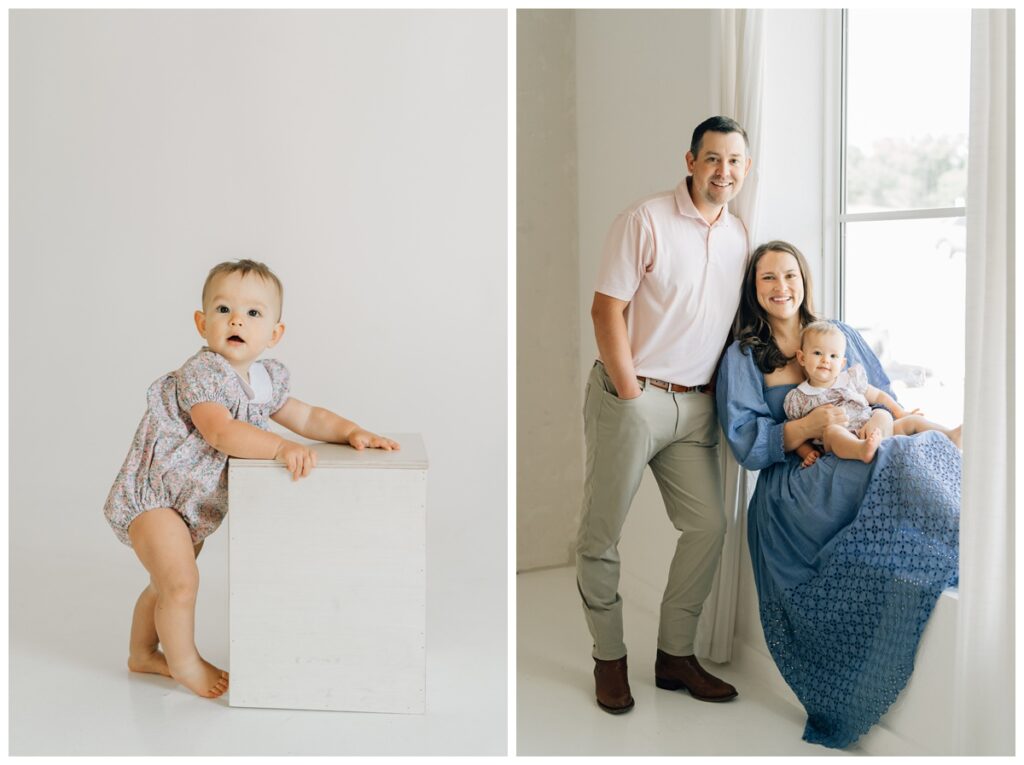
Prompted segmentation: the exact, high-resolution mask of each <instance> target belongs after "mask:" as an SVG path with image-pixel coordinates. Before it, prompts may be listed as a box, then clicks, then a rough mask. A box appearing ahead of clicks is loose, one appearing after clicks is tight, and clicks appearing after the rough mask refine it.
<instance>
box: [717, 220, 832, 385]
mask: <svg viewBox="0 0 1024 765" xmlns="http://www.w3.org/2000/svg"><path fill="white" fill-rule="evenodd" d="M769 252H788V253H789V254H790V255H792V256H793V257H794V258H796V262H797V265H798V266H799V268H800V276H801V278H802V279H803V280H804V302H803V303H801V304H800V326H801V327H803V326H805V325H807V324H810V323H811V322H812V321H817V320H818V317H817V316H815V314H814V302H813V298H812V297H811V295H812V293H813V292H814V286H813V284H812V283H811V269H810V268H809V267H808V266H807V259H806V258H804V256H803V253H801V252H800V250H798V249H797V248H796V247H794V246H793V245H792V244H790V243H789V242H783V241H781V240H779V239H776V240H773V241H771V242H766V243H764V244H762V245H761V246H760V247H758V248H757V249H756V250H754V254H753V255H751V256H750V262H749V263H747V270H746V273H744V275H743V293H742V295H741V296H740V307H739V310H738V311H737V312H736V322H735V324H734V334H735V336H736V339H737V340H739V342H740V349H741V350H743V351H744V352H746V350H747V349H748V348H750V349H751V351H752V352H753V354H754V362H755V363H756V364H757V368H758V369H760V370H761V372H762V374H769V373H771V372H774V371H775V370H776V369H779V368H780V367H784V366H786V364H788V363H789V362H790V360H792V358H793V357H792V356H786V355H785V354H784V353H783V352H782V351H781V350H780V349H779V346H778V344H777V343H776V342H775V338H774V337H773V336H772V327H771V325H770V324H769V323H768V317H767V315H766V314H765V312H764V309H763V308H762V307H761V304H760V303H758V302H757V264H758V261H760V260H761V258H763V257H764V256H765V255H766V254H767V253H769Z"/></svg>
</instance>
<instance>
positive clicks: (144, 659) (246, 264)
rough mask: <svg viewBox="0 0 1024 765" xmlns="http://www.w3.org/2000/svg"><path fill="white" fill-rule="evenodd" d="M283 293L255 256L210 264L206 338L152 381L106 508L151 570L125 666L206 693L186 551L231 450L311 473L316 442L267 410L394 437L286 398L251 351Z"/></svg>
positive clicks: (370, 441)
mask: <svg viewBox="0 0 1024 765" xmlns="http://www.w3.org/2000/svg"><path fill="white" fill-rule="evenodd" d="M282 299H283V290H282V287H281V282H280V281H279V280H278V278H277V276H275V275H274V274H273V273H272V272H271V271H270V269H269V268H267V267H266V266H265V265H263V264H262V263H257V262H255V261H252V260H239V261H237V262H233V263H231V262H229V263H221V264H220V265H217V266H215V267H214V268H213V269H212V270H211V271H210V273H209V275H208V276H207V278H206V283H205V284H204V285H203V294H202V301H203V302H202V306H203V310H202V311H196V313H195V323H196V328H197V329H198V330H199V334H200V335H201V336H202V337H203V339H204V340H205V341H206V346H205V347H203V348H202V349H201V350H200V351H199V352H198V353H196V354H195V355H194V356H192V358H190V359H189V360H188V361H186V362H185V363H184V365H182V367H181V368H180V369H178V370H177V371H175V372H171V373H169V374H166V375H164V376H162V377H161V378H160V379H158V380H157V381H156V382H154V383H153V384H152V385H151V386H150V387H149V390H148V392H147V394H146V403H147V405H146V413H145V415H143V417H142V422H141V423H140V424H139V427H138V430H136V432H135V440H134V441H133V442H132V446H131V449H130V450H129V452H128V456H127V457H126V458H125V461H124V464H123V465H122V466H121V471H120V472H119V473H118V475H117V479H116V480H115V481H114V485H113V487H112V488H111V489H110V495H109V496H108V497H107V502H106V505H105V507H104V514H105V515H106V517H107V520H108V521H109V522H110V525H111V527H113V529H114V533H115V534H116V535H117V538H118V539H120V540H121V541H122V542H124V543H125V544H127V545H130V546H131V547H132V549H133V550H134V551H135V554H136V555H137V556H138V558H139V560H140V561H141V562H142V565H143V566H145V568H146V571H148V572H149V576H150V582H149V586H148V587H146V589H145V590H143V592H142V594H141V595H140V596H139V599H138V602H136V604H135V613H134V615H133V617H132V629H131V642H130V648H129V656H128V668H129V669H131V670H132V671H133V672H153V673H157V674H161V675H166V676H168V677H173V678H174V679H175V680H177V681H178V682H180V683H181V684H182V685H184V686H185V687H187V688H189V689H190V690H192V691H194V692H195V693H197V694H199V695H200V696H206V697H210V698H215V697H217V696H220V695H221V694H222V693H224V691H226V690H227V687H228V674H227V672H224V671H223V670H221V669H218V668H217V667H215V666H213V665H212V664H210V663H209V662H207V661H205V660H204V659H203V658H202V657H201V656H200V655H199V652H198V651H197V650H196V645H195V629H194V625H195V603H196V593H197V591H198V587H199V570H198V568H197V566H196V562H195V561H196V558H197V557H198V555H199V551H200V550H201V549H202V547H203V540H204V539H205V538H206V537H207V536H209V535H210V534H211V533H212V532H213V531H214V530H215V529H216V528H217V527H218V526H219V525H220V522H221V521H222V520H224V515H225V513H226V512H227V498H228V495H227V491H228V486H227V461H228V457H229V456H232V457H249V458H253V459H274V460H277V461H278V462H281V463H283V464H284V465H285V466H286V467H287V469H288V471H289V472H290V473H291V475H292V480H297V479H299V478H304V477H305V476H307V475H309V472H310V470H311V469H312V468H314V467H316V452H315V451H313V449H311V448H310V447H309V446H306V445H303V444H300V443H296V442H295V441H289V440H287V439H285V438H281V437H280V436H279V435H276V434H275V433H271V432H270V431H269V430H268V422H267V418H268V417H269V418H270V419H272V420H274V422H276V423H278V424H279V425H282V426H284V427H285V428H287V429H289V430H291V431H293V432H294V433H297V434H299V435H300V436H303V437H305V438H308V439H312V440H318V441H328V442H331V443H336V444H349V445H351V446H353V447H354V448H356V449H364V448H366V447H374V448H379V449H387V450H392V449H398V448H399V445H398V444H397V443H395V442H394V441H392V440H390V439H388V438H382V437H381V436H378V435H376V434H374V433H370V432H369V431H366V430H363V429H362V428H360V427H359V426H358V425H356V424H355V423H354V422H351V421H349V420H346V419H344V418H343V417H339V416H338V415H336V414H334V413H333V412H330V411H328V410H326V409H322V408H320V407H314V406H310V405H309V404H306V403H303V402H302V401H299V400H298V399H297V398H292V397H291V396H290V395H289V387H288V382H289V376H288V370H287V369H286V368H285V367H284V365H283V364H282V363H281V362H279V361H274V360H272V359H264V360H262V361H261V360H258V359H259V356H260V354H261V353H263V351H264V350H266V349H267V348H272V347H273V346H275V345H277V343H278V342H279V341H280V340H281V336H282V335H283V334H284V324H281V305H282ZM159 646H162V647H163V652H161V651H160V650H159Z"/></svg>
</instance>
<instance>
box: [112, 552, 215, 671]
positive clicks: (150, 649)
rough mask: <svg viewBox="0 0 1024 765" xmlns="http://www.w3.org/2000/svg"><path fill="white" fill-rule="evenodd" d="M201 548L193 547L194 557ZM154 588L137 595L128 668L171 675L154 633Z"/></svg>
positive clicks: (149, 586)
mask: <svg viewBox="0 0 1024 765" xmlns="http://www.w3.org/2000/svg"><path fill="white" fill-rule="evenodd" d="M202 549H203V543H202V542H200V543H199V544H198V545H196V547H195V557H197V558H198V557H199V551H200V550H202ZM156 601H157V597H156V589H154V587H153V585H152V583H150V584H149V585H148V586H147V587H146V589H144V590H143V591H142V594H141V595H139V599H138V600H137V601H136V603H135V612H134V613H133V614H132V632H131V639H130V642H129V645H128V669H130V670H131V671H132V672H149V673H152V674H155V675H166V676H167V677H170V676H171V670H170V668H169V667H168V666H167V657H166V656H164V654H163V651H161V650H160V648H159V644H160V638H159V636H158V635H157V634H156Z"/></svg>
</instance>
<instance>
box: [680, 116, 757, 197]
mask: <svg viewBox="0 0 1024 765" xmlns="http://www.w3.org/2000/svg"><path fill="white" fill-rule="evenodd" d="M686 169H687V171H688V172H689V173H690V175H692V176H693V186H692V188H691V190H690V193H691V195H692V197H693V200H694V205H696V207H697V209H698V210H699V211H700V212H701V213H705V212H710V211H714V212H715V213H716V214H717V209H718V208H721V207H722V206H723V205H725V204H726V203H727V202H729V201H730V200H731V199H733V198H734V197H735V196H736V195H737V194H739V193H740V189H741V188H743V179H744V178H746V177H747V172H748V171H749V170H750V158H749V157H748V156H747V145H746V142H745V141H744V140H743V136H742V135H740V134H739V133H716V132H714V131H712V130H709V131H708V132H707V133H705V134H704V135H703V136H702V137H701V140H700V149H699V151H698V154H697V156H696V157H694V156H693V153H692V152H686Z"/></svg>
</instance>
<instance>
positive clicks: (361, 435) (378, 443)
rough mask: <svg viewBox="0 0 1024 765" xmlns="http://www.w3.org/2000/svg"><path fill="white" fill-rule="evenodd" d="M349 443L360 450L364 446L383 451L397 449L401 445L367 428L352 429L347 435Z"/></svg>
mask: <svg viewBox="0 0 1024 765" xmlns="http://www.w3.org/2000/svg"><path fill="white" fill-rule="evenodd" d="M348 443H349V445H350V446H351V447H352V448H354V449H358V450H359V451H362V450H363V449H365V448H366V447H370V448H371V449H384V450H385V451H388V452H390V451H392V450H394V451H398V450H399V449H401V448H402V447H401V446H399V445H398V442H397V441H392V440H391V439H390V438H384V436H378V435H377V434H376V433H371V432H370V431H368V430H354V431H352V433H351V434H349V437H348Z"/></svg>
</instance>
